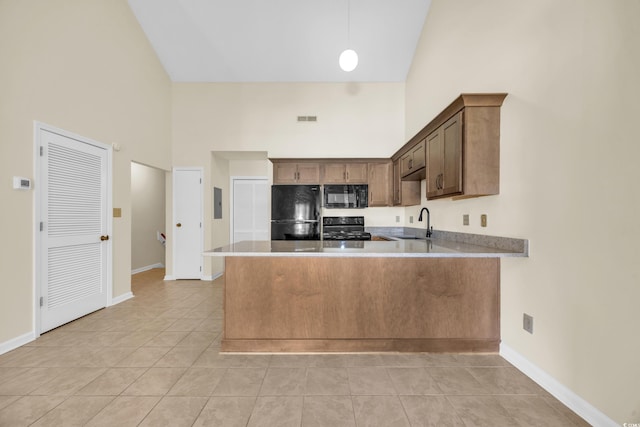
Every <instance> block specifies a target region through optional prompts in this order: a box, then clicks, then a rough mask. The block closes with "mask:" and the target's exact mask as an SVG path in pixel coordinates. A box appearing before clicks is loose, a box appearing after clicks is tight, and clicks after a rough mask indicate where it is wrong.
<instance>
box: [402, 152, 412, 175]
mask: <svg viewBox="0 0 640 427" xmlns="http://www.w3.org/2000/svg"><path fill="white" fill-rule="evenodd" d="M412 163H413V155H412V154H411V151H409V152H408V153H406V154H405V155H404V156H402V157H400V176H401V177H403V176H407V175H409V174H410V173H411V165H412Z"/></svg>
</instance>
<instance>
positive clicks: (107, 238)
mask: <svg viewBox="0 0 640 427" xmlns="http://www.w3.org/2000/svg"><path fill="white" fill-rule="evenodd" d="M100 240H101V241H103V242H104V241H105V240H109V236H100Z"/></svg>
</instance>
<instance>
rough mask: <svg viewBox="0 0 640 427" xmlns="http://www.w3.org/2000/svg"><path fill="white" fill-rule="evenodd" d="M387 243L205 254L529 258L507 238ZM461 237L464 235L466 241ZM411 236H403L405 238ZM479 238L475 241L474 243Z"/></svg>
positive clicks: (298, 244)
mask: <svg viewBox="0 0 640 427" xmlns="http://www.w3.org/2000/svg"><path fill="white" fill-rule="evenodd" d="M376 235H378V236H383V237H387V238H390V239H391V240H387V241H338V240H320V241H317V240H272V241H242V242H238V243H234V244H231V245H227V246H222V247H220V248H216V249H213V250H210V251H206V252H204V253H203V255H204V256H222V257H225V256H310V257H318V256H320V257H403V258H423V257H424V258H426V257H440V258H443V257H448V258H456V257H457V258H497V257H527V256H528V241H527V240H522V239H510V238H503V237H492V236H478V235H470V234H467V235H464V233H449V232H437V231H435V232H434V236H433V237H432V238H430V239H424V238H418V239H415V238H411V239H402V238H400V237H399V236H397V235H396V236H394V235H392V234H391V233H389V234H376ZM460 235H463V236H462V237H461V236H460ZM408 236H411V235H406V234H403V235H402V237H408ZM474 237H475V239H474Z"/></svg>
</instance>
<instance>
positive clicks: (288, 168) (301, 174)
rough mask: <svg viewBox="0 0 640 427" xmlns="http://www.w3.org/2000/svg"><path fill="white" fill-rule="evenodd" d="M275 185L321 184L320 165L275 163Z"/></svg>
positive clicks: (315, 163) (312, 163) (311, 163)
mask: <svg viewBox="0 0 640 427" xmlns="http://www.w3.org/2000/svg"><path fill="white" fill-rule="evenodd" d="M273 183H274V184H319V183H320V164H319V163H317V162H301V163H296V162H278V161H274V162H273Z"/></svg>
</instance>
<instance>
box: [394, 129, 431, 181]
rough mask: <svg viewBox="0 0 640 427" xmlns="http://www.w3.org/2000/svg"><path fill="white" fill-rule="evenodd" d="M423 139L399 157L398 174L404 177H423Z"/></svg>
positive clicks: (424, 162)
mask: <svg viewBox="0 0 640 427" xmlns="http://www.w3.org/2000/svg"><path fill="white" fill-rule="evenodd" d="M425 165H426V155H425V140H424V139H423V140H422V141H420V142H418V143H417V144H415V145H414V146H413V147H411V148H410V149H409V151H407V152H406V153H405V154H404V155H403V156H402V157H401V158H400V175H401V177H402V178H405V179H415V180H421V179H424V178H425V170H424V168H425Z"/></svg>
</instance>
